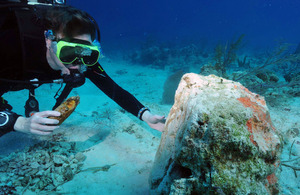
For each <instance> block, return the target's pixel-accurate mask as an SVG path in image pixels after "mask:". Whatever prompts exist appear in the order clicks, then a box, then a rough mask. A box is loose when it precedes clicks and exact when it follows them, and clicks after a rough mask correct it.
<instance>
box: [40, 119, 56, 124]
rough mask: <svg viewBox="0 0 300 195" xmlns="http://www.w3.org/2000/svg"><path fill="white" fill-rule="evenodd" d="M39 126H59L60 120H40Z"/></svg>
mask: <svg viewBox="0 0 300 195" xmlns="http://www.w3.org/2000/svg"><path fill="white" fill-rule="evenodd" d="M38 123H39V124H47V125H57V124H58V123H59V120H57V119H50V118H39V122H38Z"/></svg>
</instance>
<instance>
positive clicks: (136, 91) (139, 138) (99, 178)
mask: <svg viewBox="0 0 300 195" xmlns="http://www.w3.org/2000/svg"><path fill="white" fill-rule="evenodd" d="M102 66H103V67H104V69H105V70H106V72H107V73H108V74H109V75H110V77H111V78H112V79H113V80H115V81H116V82H117V83H118V84H119V85H120V86H121V87H123V88H124V89H125V90H127V91H129V92H130V93H132V94H133V95H134V96H135V97H136V98H137V99H138V100H139V101H141V102H142V103H143V104H144V105H145V106H147V107H149V108H150V109H151V112H152V113H155V114H159V115H165V116H167V115H168V112H169V110H170V108H171V105H162V104H161V103H160V102H161V97H162V94H163V85H164V82H165V80H166V79H167V77H168V75H169V71H168V70H167V69H166V70H158V69H153V68H151V67H148V66H139V65H132V64H128V63H127V62H125V61H112V60H110V59H107V58H106V59H104V60H103V63H102ZM59 87H60V86H59V85H58V84H53V85H44V86H41V87H40V88H38V89H37V90H36V98H37V99H38V100H39V103H40V110H41V111H42V110H49V109H51V108H52V106H53V105H54V103H55V100H54V98H53V96H54V95H55V93H56V91H57V90H58V89H59ZM74 95H79V96H80V104H79V105H78V107H77V108H76V111H75V112H74V113H73V114H72V115H71V116H70V117H69V118H68V119H67V120H66V121H65V122H64V123H63V124H62V125H61V127H60V128H59V129H57V130H56V131H55V133H54V134H63V136H64V137H65V138H66V141H67V142H75V143H76V147H77V149H78V150H80V151H82V152H83V154H84V155H85V156H86V160H85V161H84V164H83V167H82V169H88V168H92V167H103V166H106V165H109V166H110V168H109V169H108V170H107V171H96V172H94V171H84V172H80V173H78V174H76V175H75V176H74V178H73V179H72V180H71V181H68V182H66V183H65V184H63V185H61V186H59V187H58V188H57V191H56V192H53V194H89V195H93V194H95V195H96V194H97V195H98V194H110V195H112V194H121V195H126V194H130V195H132V194H143V195H146V194H149V184H148V178H149V174H150V171H151V167H152V164H153V161H154V158H155V153H156V150H157V148H158V146H159V142H160V135H161V133H160V132H158V131H155V130H153V129H151V128H150V127H148V126H147V125H146V124H145V123H144V122H142V121H140V120H139V119H137V118H136V117H135V116H132V115H131V114H129V113H124V111H123V110H122V109H121V108H120V107H119V106H118V105H117V104H116V103H114V102H113V101H112V100H111V99H109V98H108V97H107V96H106V95H105V94H103V92H102V91H100V90H99V89H98V88H96V87H95V86H94V85H93V84H92V83H91V82H90V81H89V80H87V81H86V83H85V85H84V86H81V87H79V88H76V89H74V90H73V91H72V93H71V94H70V96H74ZM27 97H28V91H26V90H24V91H20V92H10V93H7V94H5V95H4V98H5V99H7V100H8V101H9V103H10V104H11V105H13V107H14V108H15V109H14V110H15V111H16V112H17V113H20V114H22V113H24V105H25V102H26V100H27ZM269 109H270V113H271V119H272V121H273V123H274V125H275V127H276V128H277V129H278V130H279V131H281V132H282V133H285V132H286V131H287V130H289V129H291V128H298V129H299V122H300V98H294V99H290V100H289V102H287V103H286V104H285V106H284V108H270V107H269ZM43 139H47V137H43ZM39 140H40V138H39V137H37V136H28V135H24V134H21V133H16V132H12V133H9V134H7V135H5V136H3V137H1V138H0V155H8V154H9V153H11V152H14V151H17V150H18V151H21V150H22V149H23V148H25V147H26V146H30V145H33V144H35V143H37V142H38V141H39ZM290 146H291V143H290V142H288V143H287V144H286V145H285V146H284V150H283V153H282V160H288V159H289V149H290ZM281 169H282V173H281V177H280V184H281V189H282V194H300V175H299V172H298V177H296V175H295V173H294V171H293V170H292V169H291V168H288V167H284V166H282V167H281ZM24 194H36V193H34V192H30V191H28V190H27V191H26V192H25V193H24ZM39 194H41V193H39ZM45 194H49V192H48V193H45Z"/></svg>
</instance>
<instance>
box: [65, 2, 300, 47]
mask: <svg viewBox="0 0 300 195" xmlns="http://www.w3.org/2000/svg"><path fill="white" fill-rule="evenodd" d="M68 4H69V5H72V6H75V7H78V8H81V9H83V10H85V11H87V12H89V13H90V14H91V15H92V16H93V17H95V19H96V21H97V22H98V24H99V26H100V28H101V34H102V42H103V44H104V45H106V46H107V48H112V49H116V48H118V47H124V48H126V47H128V48H130V47H132V46H133V45H134V44H135V43H138V42H139V41H142V40H143V39H145V37H147V36H153V37H155V38H156V39H158V40H163V41H178V40H179V41H181V40H187V39H188V40H191V39H192V40H199V39H207V40H209V41H210V42H211V43H215V42H218V41H227V40H231V39H233V38H236V37H237V36H239V35H240V34H245V35H246V37H245V40H246V41H247V46H249V47H253V48H258V47H259V48H270V47H273V46H274V45H275V44H277V42H278V41H284V42H288V43H290V44H292V46H294V47H296V45H297V44H298V42H299V34H300V12H299V10H300V2H299V1H298V0H288V1H286V0H272V1H271V0H251V1H247V0H228V1H224V0H210V1H208V0H206V1H204V0H186V1H182V0H152V1H145V0H127V1H124V0H111V1H98V0H90V1H78V0H77V1H75V0H70V1H68ZM114 47H115V48H114Z"/></svg>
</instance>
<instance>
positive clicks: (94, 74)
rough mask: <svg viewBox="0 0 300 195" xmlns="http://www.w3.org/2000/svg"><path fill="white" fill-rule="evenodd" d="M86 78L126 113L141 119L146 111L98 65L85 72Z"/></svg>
mask: <svg viewBox="0 0 300 195" xmlns="http://www.w3.org/2000/svg"><path fill="white" fill-rule="evenodd" d="M85 75H86V78H88V79H90V80H91V81H92V82H93V83H94V84H95V85H96V86H97V87H98V88H99V89H101V90H102V91H103V92H104V93H105V94H106V95H107V96H108V97H110V98H111V99H112V100H113V101H115V102H116V103H117V104H118V105H119V106H121V107H122V108H123V109H125V110H126V111H128V112H130V113H131V114H133V115H135V116H137V117H138V118H139V119H141V117H142V115H143V113H144V112H145V111H146V110H149V109H147V108H146V107H145V106H144V105H143V104H141V103H140V102H139V101H138V100H137V99H136V98H135V97H134V96H133V95H132V94H130V93H129V92H128V91H126V90H124V89H123V88H121V87H120V86H119V85H118V84H117V83H115V82H114V81H113V80H112V79H111V78H110V77H109V76H108V75H107V73H106V72H105V71H104V70H103V68H102V67H101V66H100V64H98V63H97V64H96V65H94V66H92V67H89V68H88V70H87V71H86V72H85Z"/></svg>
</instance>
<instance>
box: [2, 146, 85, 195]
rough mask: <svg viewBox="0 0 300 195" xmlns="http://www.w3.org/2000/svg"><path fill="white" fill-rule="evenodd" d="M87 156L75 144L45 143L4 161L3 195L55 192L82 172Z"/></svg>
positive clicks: (16, 153)
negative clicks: (78, 150) (28, 191)
mask: <svg viewBox="0 0 300 195" xmlns="http://www.w3.org/2000/svg"><path fill="white" fill-rule="evenodd" d="M84 160H85V156H84V155H83V153H81V152H76V151H75V143H68V142H53V141H43V142H40V143H38V144H36V145H34V146H32V147H29V148H27V149H26V150H25V151H22V152H14V153H12V154H10V155H9V156H7V157H5V158H2V159H1V160H0V176H1V177H0V194H23V193H24V192H25V191H26V190H30V191H32V192H35V193H37V192H40V191H44V192H45V191H46V192H52V191H56V189H57V187H58V186H60V185H62V184H64V183H66V182H67V181H70V180H72V179H73V177H74V175H75V174H77V173H78V172H80V168H81V166H82V165H83V161H84Z"/></svg>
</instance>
